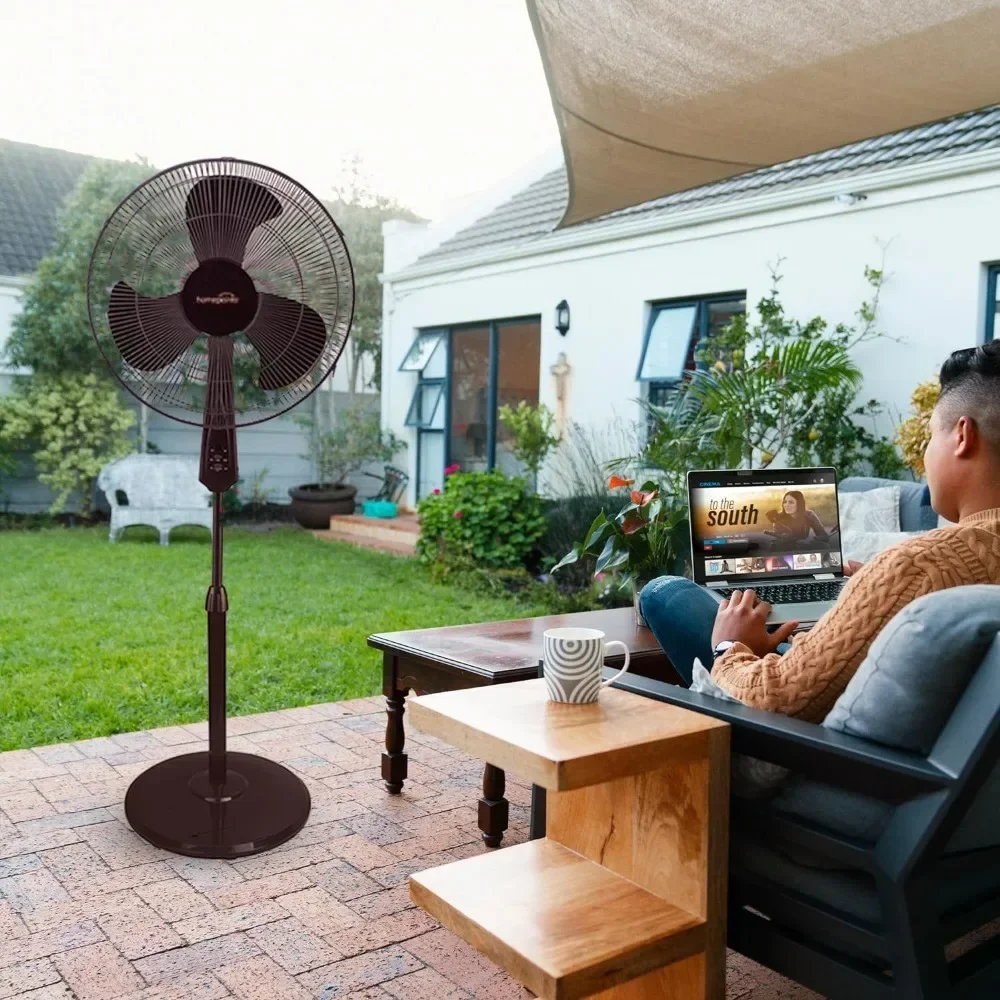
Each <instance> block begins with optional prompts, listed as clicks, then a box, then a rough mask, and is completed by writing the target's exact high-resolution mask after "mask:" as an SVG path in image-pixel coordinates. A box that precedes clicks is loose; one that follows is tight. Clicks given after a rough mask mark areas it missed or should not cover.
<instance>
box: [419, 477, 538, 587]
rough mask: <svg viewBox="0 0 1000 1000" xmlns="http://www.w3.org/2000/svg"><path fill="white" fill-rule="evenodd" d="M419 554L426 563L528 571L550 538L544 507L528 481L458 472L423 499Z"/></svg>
mask: <svg viewBox="0 0 1000 1000" xmlns="http://www.w3.org/2000/svg"><path fill="white" fill-rule="evenodd" d="M417 509H418V511H419V513H420V539H419V540H418V542H417V554H418V555H419V557H420V558H421V559H422V560H423V561H424V562H425V563H440V564H442V565H447V564H448V563H450V562H452V561H454V560H461V559H467V560H471V561H472V562H474V563H476V564H477V565H479V566H488V567H494V568H508V569H509V568H514V567H517V566H523V565H524V563H525V561H526V560H527V558H528V556H529V555H530V553H531V552H532V550H533V549H534V548H535V546H536V545H537V544H538V541H539V540H540V539H541V537H542V536H543V535H544V534H545V504H544V501H543V500H542V499H541V498H540V497H538V496H536V495H535V494H533V493H530V492H528V489H527V483H525V481H524V480H523V479H519V478H516V477H515V478H512V479H508V478H507V477H506V476H505V475H504V474H503V473H502V472H499V471H496V470H494V471H493V472H454V473H452V474H451V475H449V476H448V478H447V479H446V480H445V487H444V489H443V490H442V491H440V492H437V493H432V494H431V495H430V496H426V497H424V498H423V499H422V500H421V501H420V503H419V504H418V507H417Z"/></svg>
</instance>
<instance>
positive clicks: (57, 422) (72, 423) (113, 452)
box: [0, 374, 135, 516]
mask: <svg viewBox="0 0 1000 1000" xmlns="http://www.w3.org/2000/svg"><path fill="white" fill-rule="evenodd" d="M0 411H2V413H3V419H2V421H0V424H2V430H0V433H2V436H3V440H4V441H5V442H6V443H7V444H8V445H14V446H15V447H22V448H32V449H33V452H32V457H33V458H34V460H35V465H36V467H37V468H38V470H39V474H38V478H39V480H40V481H41V482H43V483H45V484H46V485H47V486H49V487H50V488H51V489H52V490H53V491H54V492H55V494H56V496H55V500H54V501H53V503H52V507H51V510H52V512H53V513H57V512H58V511H61V510H63V509H64V507H65V506H66V502H67V501H68V500H69V498H70V496H71V495H74V494H75V495H77V496H78V498H79V503H80V512H81V514H83V515H84V516H89V515H90V512H91V506H92V504H93V497H94V487H95V485H96V483H97V476H98V474H99V473H100V471H101V469H102V468H103V467H104V466H105V465H106V464H107V463H108V462H111V461H113V460H114V459H116V458H121V457H122V456H124V455H127V454H128V453H129V452H131V451H132V449H133V447H134V445H133V442H132V441H131V440H130V438H129V435H128V431H129V429H130V428H131V427H132V426H133V425H134V423H135V415H134V414H133V412H132V410H130V409H129V408H128V406H126V405H125V403H124V402H123V401H122V398H121V395H120V393H119V392H118V390H117V389H115V387H114V386H112V385H111V384H110V383H109V382H108V381H107V380H106V379H102V378H99V377H98V376H97V375H94V374H84V375H63V376H58V377H52V376H48V377H42V378H37V377H36V378H32V379H30V380H28V381H26V382H24V383H21V384H20V385H19V386H18V387H17V388H16V389H15V391H14V392H13V393H12V394H11V395H10V396H8V397H6V398H5V399H3V400H0Z"/></svg>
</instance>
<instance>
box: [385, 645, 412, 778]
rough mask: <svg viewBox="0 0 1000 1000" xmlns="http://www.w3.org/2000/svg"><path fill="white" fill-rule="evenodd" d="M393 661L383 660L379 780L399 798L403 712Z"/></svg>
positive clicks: (403, 757)
mask: <svg viewBox="0 0 1000 1000" xmlns="http://www.w3.org/2000/svg"><path fill="white" fill-rule="evenodd" d="M396 673H397V661H396V658H395V657H394V656H393V657H390V656H388V655H387V656H386V657H385V661H384V665H383V674H382V690H383V691H384V693H385V714H386V720H385V753H383V754H382V780H383V781H384V782H385V787H386V788H387V789H388V790H389V793H390V794H391V795H399V793H400V792H401V791H402V790H403V781H404V780H405V779H406V761H407V757H406V754H405V753H403V747H404V745H405V743H406V734H405V733H404V732H403V712H404V711H405V710H406V692H405V691H400V690H399V689H398V687H397V677H396Z"/></svg>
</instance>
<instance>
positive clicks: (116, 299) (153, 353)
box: [108, 281, 198, 372]
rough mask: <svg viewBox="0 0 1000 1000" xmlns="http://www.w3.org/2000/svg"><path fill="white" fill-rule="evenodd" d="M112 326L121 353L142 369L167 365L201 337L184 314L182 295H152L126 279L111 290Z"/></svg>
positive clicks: (130, 362)
mask: <svg viewBox="0 0 1000 1000" xmlns="http://www.w3.org/2000/svg"><path fill="white" fill-rule="evenodd" d="M108 326H109V327H110V328H111V336H112V337H114V340H115V346H116V347H117V348H118V350H119V351H120V352H121V356H122V357H123V358H124V359H125V361H126V362H127V363H128V364H129V365H131V366H132V367H133V368H136V369H138V370H139V371H142V372H153V371H157V370H158V369H160V368H166V367H167V365H169V364H172V363H173V362H174V361H176V360H177V359H178V358H179V357H180V356H181V355H182V354H183V353H184V351H185V350H187V348H189V347H190V346H191V345H192V344H193V343H194V340H195V338H196V337H197V336H198V331H197V330H195V329H194V327H192V326H191V324H190V323H188V321H187V317H186V316H185V315H184V308H183V306H182V305H181V297H180V294H176V295H167V296H165V297H164V298H148V297H147V296H145V295H139V294H138V293H137V292H136V291H135V290H134V289H133V288H131V287H130V286H129V285H127V284H125V282H124V281H119V282H118V284H117V285H115V287H114V288H112V289H111V296H110V297H109V299H108Z"/></svg>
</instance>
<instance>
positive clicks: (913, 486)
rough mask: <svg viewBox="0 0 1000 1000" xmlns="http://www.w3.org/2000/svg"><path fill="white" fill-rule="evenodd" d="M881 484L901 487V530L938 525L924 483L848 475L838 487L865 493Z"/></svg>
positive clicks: (847, 490)
mask: <svg viewBox="0 0 1000 1000" xmlns="http://www.w3.org/2000/svg"><path fill="white" fill-rule="evenodd" d="M880 486H898V487H899V530H900V531H930V530H931V529H932V528H936V527H937V514H935V513H934V508H933V507H931V492H930V490H929V489H928V487H927V486H926V485H925V484H924V483H914V482H909V481H907V480H904V479H878V478H877V477H875V476H848V477H847V478H846V479H843V480H841V481H840V482H839V483H838V484H837V489H838V490H840V491H841V492H842V493H863V492H865V491H867V490H873V489H876V488H878V487H880Z"/></svg>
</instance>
